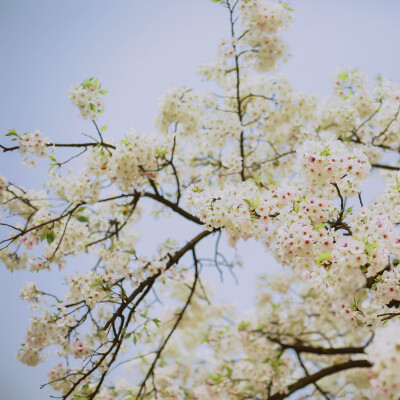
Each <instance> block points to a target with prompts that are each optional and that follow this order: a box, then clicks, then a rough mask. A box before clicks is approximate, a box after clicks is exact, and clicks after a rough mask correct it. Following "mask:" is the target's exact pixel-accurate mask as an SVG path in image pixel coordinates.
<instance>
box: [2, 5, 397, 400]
mask: <svg viewBox="0 0 400 400" xmlns="http://www.w3.org/2000/svg"><path fill="white" fill-rule="evenodd" d="M291 4H292V7H293V8H294V9H295V14H294V16H295V20H294V24H293V27H292V29H291V30H290V31H289V32H288V33H287V34H286V38H287V41H288V44H289V47H290V51H291V53H292V58H291V60H290V61H289V63H288V64H287V65H285V67H284V71H285V72H287V73H288V74H289V75H290V76H291V77H292V79H293V82H294V86H295V88H296V89H299V90H307V91H309V92H312V93H315V94H317V95H319V96H320V97H323V96H325V95H328V94H329V93H330V81H331V72H332V70H333V69H334V68H335V67H336V66H338V65H349V66H351V67H354V68H356V67H358V68H359V69H360V70H362V71H365V72H368V73H370V74H371V75H376V74H378V73H382V74H385V75H387V76H389V77H390V78H392V79H394V80H396V81H399V80H400V79H399V70H400V57H399V55H398V50H397V48H398V45H397V39H398V38H399V37H400V24H399V23H398V18H399V15H400V2H399V1H396V0H382V1H375V0H352V1H351V2H350V1H348V0H295V1H293V2H292V3H291ZM227 33H228V25H227V19H226V11H225V9H223V8H222V7H220V6H218V5H215V4H214V3H212V2H211V1H210V0H146V1H144V0H113V1H107V0H68V1H61V0H35V1H32V0H0V65H1V74H0V88H1V95H0V110H1V113H0V116H1V117H0V132H3V133H5V132H6V131H7V130H8V129H9V128H15V129H17V130H18V131H29V130H34V129H40V130H41V131H42V132H43V133H44V134H45V135H48V136H49V137H51V138H52V139H54V140H55V141H59V142H61V141H63V142H67V141H79V140H81V135H80V134H81V132H86V133H93V131H92V127H91V125H90V124H89V123H88V122H85V121H81V120H80V119H79V117H78V110H77V109H76V108H74V107H73V106H72V105H71V104H70V102H69V100H68V88H69V86H70V85H71V84H73V83H76V82H79V81H81V80H82V79H84V78H87V77H91V76H96V77H98V78H99V80H100V81H101V82H102V83H103V87H104V88H105V89H108V90H109V94H107V96H106V102H105V104H106V111H105V113H104V114H103V116H102V119H101V123H104V124H107V125H108V126H109V132H110V135H112V136H114V137H119V136H121V135H123V134H124V133H125V132H126V131H127V130H128V129H129V128H131V127H136V128H137V129H139V130H145V131H149V130H151V129H152V126H153V116H154V112H155V109H156V106H157V99H158V97H159V96H160V95H162V94H163V92H164V90H165V88H167V87H168V86H170V85H186V86H187V87H195V88H198V89H200V90H201V89H202V87H203V88H204V89H205V90H206V89H207V85H203V84H201V82H200V80H199V78H198V77H197V76H196V74H195V71H196V67H197V65H198V64H199V63H200V62H203V61H206V60H209V59H211V58H212V57H213V56H214V52H215V49H216V44H217V42H218V41H219V40H220V39H222V38H224V37H225V36H226V34H227ZM1 141H2V143H5V140H4V139H1ZM45 171H46V168H45V167H44V166H43V167H40V168H38V169H36V170H26V169H25V168H23V167H22V166H20V160H19V156H18V155H17V154H6V155H4V154H1V155H0V174H2V175H6V176H7V177H9V178H10V180H14V181H15V182H17V183H20V184H24V185H25V186H26V187H35V186H36V187H37V186H38V185H39V184H40V183H41V182H42V181H43V179H44V177H45ZM177 227H179V231H177V232H176V233H170V235H174V236H176V237H180V238H184V237H185V234H186V233H187V232H188V229H189V228H188V227H187V226H186V225H177ZM167 229H168V225H167V224H164V225H163V229H161V230H160V229H158V230H157V237H160V238H161V237H162V236H163V235H164V236H165V234H166V233H167V232H166V231H167ZM144 235H145V238H149V239H150V238H153V239H154V230H153V229H152V226H149V227H144ZM145 246H146V244H145ZM240 249H241V250H242V251H243V258H244V260H245V269H244V270H242V271H238V277H239V279H240V281H241V284H240V286H239V288H237V287H235V285H234V283H233V281H232V279H229V277H228V276H227V277H226V282H225V284H224V285H223V286H219V289H218V290H219V295H220V296H221V297H225V298H226V299H229V298H230V297H231V296H232V297H235V298H236V301H237V302H239V303H241V304H242V307H243V306H244V305H248V304H250V300H251V298H252V293H253V281H254V277H255V276H256V274H257V273H265V272H268V271H269V270H271V267H272V265H273V261H272V259H271V258H270V257H266V256H265V252H264V251H263V249H262V248H261V246H258V245H256V244H254V243H247V244H241V245H240ZM249 254H251V256H248V255H249ZM74 269H75V270H76V269H77V266H76V265H75V266H72V267H71V271H73V270H74ZM210 277H211V278H215V279H216V275H215V274H214V275H210ZM0 278H1V282H2V283H3V285H2V290H1V291H0V304H1V306H0V317H1V321H2V329H1V331H0V339H1V344H2V345H1V346H0V363H1V371H2V373H1V374H0V388H1V389H0V390H1V394H0V397H1V399H2V400H3V399H4V400H45V399H47V398H49V392H47V391H46V392H45V391H40V390H39V385H40V383H43V382H45V380H46V378H45V374H46V372H47V370H48V369H50V368H51V366H52V365H53V364H51V363H50V364H42V365H41V366H40V367H37V368H28V367H26V366H23V365H21V364H19V363H18V362H17V361H15V359H14V354H15V352H16V349H17V348H18V345H19V344H20V343H22V342H23V341H24V332H25V329H26V327H27V325H28V316H29V311H28V309H27V306H26V304H23V303H22V302H21V301H20V300H19V299H18V297H17V294H18V290H19V287H20V286H21V285H22V284H24V283H25V282H26V281H27V280H37V281H39V282H43V283H42V284H43V285H45V286H53V285H56V284H57V282H58V281H59V280H60V276H59V275H57V273H55V274H54V276H53V277H51V275H50V274H47V273H43V274H39V275H36V274H35V275H33V276H31V274H29V273H23V272H19V273H18V272H17V273H14V274H12V275H11V274H10V273H8V272H7V271H4V268H1V269H0ZM237 293H240V294H241V295H240V296H238V295H237Z"/></svg>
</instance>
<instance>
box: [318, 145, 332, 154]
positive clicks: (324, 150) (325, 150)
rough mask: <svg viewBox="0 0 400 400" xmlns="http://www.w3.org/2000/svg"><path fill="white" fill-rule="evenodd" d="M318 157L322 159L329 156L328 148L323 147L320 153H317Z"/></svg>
mask: <svg viewBox="0 0 400 400" xmlns="http://www.w3.org/2000/svg"><path fill="white" fill-rule="evenodd" d="M319 155H320V156H322V157H328V156H330V155H331V151H330V150H329V146H325V147H324V148H323V150H322V151H321V153H319Z"/></svg>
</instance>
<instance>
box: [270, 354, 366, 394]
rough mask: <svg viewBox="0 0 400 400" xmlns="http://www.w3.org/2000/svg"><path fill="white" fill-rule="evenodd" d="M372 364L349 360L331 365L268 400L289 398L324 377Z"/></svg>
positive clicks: (364, 361)
mask: <svg viewBox="0 0 400 400" xmlns="http://www.w3.org/2000/svg"><path fill="white" fill-rule="evenodd" d="M370 367H372V364H371V363H370V362H369V361H367V360H350V361H346V362H344V363H342V364H336V365H332V366H330V367H328V368H325V369H321V370H320V371H318V372H316V373H315V374H312V375H309V376H305V377H304V378H301V379H299V380H298V381H297V382H295V383H293V384H292V385H290V386H288V387H287V390H288V391H287V393H285V394H282V393H276V394H274V395H273V396H271V397H270V398H269V399H268V400H282V399H285V398H286V397H289V396H290V395H291V394H293V393H294V392H297V391H298V390H300V389H303V388H304V387H306V386H308V385H310V384H314V383H315V382H317V381H319V380H320V379H322V378H325V377H326V376H329V375H333V374H336V373H338V372H341V371H345V370H347V369H351V368H370Z"/></svg>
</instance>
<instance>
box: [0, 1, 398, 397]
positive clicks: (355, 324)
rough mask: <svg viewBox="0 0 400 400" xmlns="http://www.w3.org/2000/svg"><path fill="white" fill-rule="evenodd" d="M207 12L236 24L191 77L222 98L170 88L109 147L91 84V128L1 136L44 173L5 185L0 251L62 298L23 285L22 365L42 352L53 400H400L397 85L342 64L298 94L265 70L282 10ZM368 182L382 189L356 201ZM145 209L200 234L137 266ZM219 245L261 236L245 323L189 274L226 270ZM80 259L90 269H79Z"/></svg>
mask: <svg viewBox="0 0 400 400" xmlns="http://www.w3.org/2000/svg"><path fill="white" fill-rule="evenodd" d="M212 1H214V2H215V3H217V4H216V5H215V7H224V8H226V15H227V18H228V19H229V21H230V27H231V31H230V32H229V35H228V37H227V38H226V40H225V41H223V42H222V43H220V44H219V46H218V52H217V56H216V58H215V59H214V60H212V61H210V62H209V63H207V64H203V65H201V66H200V67H199V73H200V74H201V75H202V76H203V77H204V79H205V80H212V81H214V82H215V83H216V84H217V85H218V87H219V92H218V93H208V92H205V93H204V92H198V91H195V90H192V89H188V88H185V87H172V88H170V89H169V90H167V92H166V93H165V95H163V96H162V97H161V98H160V101H159V105H158V109H157V113H156V128H157V133H155V134H148V133H142V132H137V131H135V130H130V131H129V132H128V133H126V134H125V135H124V136H123V137H122V138H121V139H120V140H117V141H114V140H112V139H111V138H109V137H107V126H106V125H102V124H100V123H99V120H100V119H103V118H104V117H103V116H101V117H100V114H102V113H103V110H104V106H103V98H104V96H105V95H106V93H107V91H106V90H104V89H103V88H102V86H101V84H100V83H99V82H98V80H97V79H95V78H91V79H87V80H85V81H83V82H82V83H80V84H76V85H74V86H72V87H71V89H70V92H69V96H70V99H71V101H72V103H73V105H75V106H76V107H78V109H79V111H80V115H81V117H82V118H84V119H87V120H88V123H90V124H91V125H92V127H93V132H94V135H96V137H92V138H91V139H90V140H88V141H83V142H79V143H64V142H63V143H54V142H53V141H52V140H51V138H48V137H45V136H44V135H43V134H42V133H41V132H40V131H38V130H36V131H33V132H27V133H22V132H17V131H15V130H10V131H9V132H8V133H7V134H6V138H5V139H4V140H5V141H4V142H3V144H1V145H0V147H1V149H2V151H3V156H5V155H6V154H7V153H10V152H14V151H18V152H19V153H20V154H21V156H22V160H23V161H22V162H23V164H25V166H26V167H34V166H35V162H36V159H37V158H41V159H44V160H45V161H47V162H48V163H49V179H48V181H47V182H45V183H44V185H43V187H42V188H41V189H38V190H26V189H25V188H24V187H22V186H21V185H19V184H18V183H17V182H10V181H9V180H8V179H7V177H4V176H1V177H0V201H1V207H2V212H3V218H2V220H1V223H0V224H1V225H2V226H3V227H4V228H6V229H7V230H9V233H8V235H7V236H6V237H3V238H2V239H1V241H0V246H1V250H0V260H1V261H2V263H3V264H4V265H5V267H6V268H7V269H8V270H10V271H11V272H13V271H15V270H19V269H27V270H29V271H32V272H34V273H39V274H40V272H41V271H43V270H49V271H52V270H57V269H64V268H65V271H67V272H66V273H67V276H68V278H67V280H66V282H65V291H64V292H62V293H61V292H59V291H57V292H55V293H50V292H47V291H44V290H42V289H41V288H40V284H39V283H34V282H30V283H28V284H26V285H25V286H24V287H22V289H21V292H20V297H21V298H22V299H23V300H26V301H27V302H30V303H31V308H32V317H31V319H30V323H29V327H28V329H27V332H26V336H25V339H26V341H25V343H24V344H23V345H22V346H21V348H20V349H18V352H17V358H18V360H20V361H21V362H22V363H24V364H26V365H28V366H32V367H33V366H36V365H37V364H39V363H41V362H46V353H47V352H48V350H49V348H50V347H51V349H54V348H55V349H56V354H57V355H58V357H59V358H60V362H59V363H58V364H56V365H55V366H52V365H50V366H49V372H48V381H47V383H44V385H50V386H51V387H52V388H53V389H54V390H55V391H57V392H58V394H57V395H56V396H55V397H58V398H61V399H74V400H78V399H85V400H92V399H96V400H113V399H124V400H132V399H199V400H208V399H268V400H278V399H284V398H287V397H289V396H291V395H292V394H294V393H295V396H297V397H295V398H297V399H299V398H304V399H306V398H315V399H366V398H385V397H386V398H391V399H395V398H398V396H399V394H400V375H399V374H398V371H399V368H400V318H398V317H399V316H400V311H399V306H400V267H399V264H400V261H399V260H400V234H399V232H398V229H397V226H398V224H400V180H399V179H400V175H399V172H398V171H399V170H400V168H399V167H398V165H396V163H395V161H397V157H398V153H399V151H400V124H399V120H398V116H399V112H400V86H399V85H396V84H395V83H393V82H391V81H389V80H388V79H386V78H384V77H379V78H378V79H370V78H369V77H368V76H366V75H365V74H363V73H362V72H360V71H358V70H356V69H348V68H339V69H338V70H337V71H335V73H334V79H333V95H332V96H331V97H330V98H328V99H326V100H324V101H322V102H321V101H318V100H317V98H316V97H315V96H313V95H311V94H308V93H303V92H296V91H294V89H293V88H292V86H291V83H290V80H289V78H288V77H287V76H285V75H284V74H283V73H281V72H280V71H279V69H280V66H281V65H282V63H283V62H284V61H286V58H287V49H286V46H285V43H284V41H283V39H282V37H281V31H282V30H284V29H287V28H288V27H289V25H290V21H291V18H292V13H293V10H292V9H291V8H290V6H289V5H288V4H286V3H285V4H283V3H281V2H276V1H270V0H236V1H235V0H212ZM61 148H63V150H64V151H65V150H67V151H69V152H70V155H69V156H68V157H67V158H62V157H63V156H60V155H59V152H58V151H59V150H61ZM62 154H65V153H62ZM60 157H61V158H60ZM78 162H81V163H82V165H83V168H82V171H81V172H80V173H79V174H78V175H75V174H73V173H71V172H69V170H68V169H67V168H68V166H69V165H71V164H74V163H78ZM372 176H373V177H375V179H380V180H381V181H382V182H383V184H384V186H385V188H384V189H383V190H382V192H381V193H376V196H375V198H374V199H373V200H372V201H371V202H369V204H365V203H364V202H363V192H365V190H368V187H371V185H372V183H371V179H370V177H372ZM145 199H147V200H148V201H151V202H153V203H154V209H153V210H152V211H151V212H152V215H153V216H154V217H157V218H158V219H161V218H162V217H163V215H164V213H165V212H168V213H170V214H173V215H175V216H176V218H182V219H185V220H187V221H189V222H190V223H191V224H193V225H194V226H195V227H197V229H198V231H197V234H196V235H194V236H193V237H188V238H187V240H186V241H184V242H182V243H181V242H179V241H177V240H174V239H173V238H171V239H168V240H166V241H165V242H163V243H160V244H159V247H158V250H157V252H156V253H155V254H154V255H153V256H152V257H150V258H149V257H146V256H144V255H143V254H142V251H141V248H140V246H138V245H137V243H138V240H139V235H138V231H137V225H138V221H140V219H141V218H144V217H145V215H146V211H145V210H144V209H143V207H142V203H143V201H144V200H145ZM172 234H173V229H172ZM221 237H225V238H226V239H227V240H228V242H229V244H230V245H231V246H232V247H233V248H235V247H236V245H237V242H238V241H239V240H240V239H243V240H247V239H250V238H252V239H254V240H257V241H259V242H261V243H262V244H263V245H264V246H265V248H266V249H267V250H268V251H269V252H271V253H272V254H273V255H274V257H275V258H276V260H277V261H278V262H279V263H280V264H282V265H283V267H284V268H283V269H282V271H280V272H278V273H274V274H267V275H265V276H263V277H261V278H260V279H259V281H258V287H257V292H256V296H255V300H254V308H253V309H252V310H249V311H248V312H246V313H245V314H240V313H238V312H237V310H235V308H234V307H233V306H232V305H231V304H228V303H223V302H217V301H215V300H213V296H214V295H213V289H212V285H210V283H209V282H207V281H206V280H205V279H204V278H203V277H202V271H203V270H204V268H205V267H209V266H212V267H214V268H217V269H218V271H220V272H221V273H225V272H226V271H229V272H233V270H234V269H235V266H236V265H237V264H239V263H240V259H239V258H233V259H232V260H230V259H229V257H228V256H227V255H225V254H223V252H222V251H221V249H220V246H219V244H220V240H221ZM202 242H206V243H207V246H203V247H201V248H200V244H201V243H202ZM204 249H206V250H204ZM82 254H87V255H88V256H90V257H91V258H90V259H91V260H95V262H94V263H93V265H92V264H91V265H84V266H77V265H76V264H74V259H75V260H76V257H77V256H80V255H82ZM34 276H35V277H36V276H37V275H36V274H35V275H34ZM160 299H164V301H166V303H165V306H163V305H162V304H161V300H160ZM16 350H17V349H16ZM123 365H129V366H130V368H131V375H130V377H129V378H126V377H125V378H124V377H123V376H122V375H121V374H119V372H120V370H121V368H122V366H123ZM118 375H120V376H119V377H118ZM292 398H294V397H292Z"/></svg>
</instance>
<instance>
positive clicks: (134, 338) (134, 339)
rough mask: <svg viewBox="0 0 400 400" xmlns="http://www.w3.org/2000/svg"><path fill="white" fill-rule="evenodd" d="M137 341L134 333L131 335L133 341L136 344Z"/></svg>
mask: <svg viewBox="0 0 400 400" xmlns="http://www.w3.org/2000/svg"><path fill="white" fill-rule="evenodd" d="M137 341H138V338H137V336H136V335H133V343H134V344H136V343H137Z"/></svg>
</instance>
